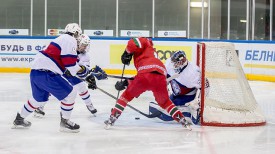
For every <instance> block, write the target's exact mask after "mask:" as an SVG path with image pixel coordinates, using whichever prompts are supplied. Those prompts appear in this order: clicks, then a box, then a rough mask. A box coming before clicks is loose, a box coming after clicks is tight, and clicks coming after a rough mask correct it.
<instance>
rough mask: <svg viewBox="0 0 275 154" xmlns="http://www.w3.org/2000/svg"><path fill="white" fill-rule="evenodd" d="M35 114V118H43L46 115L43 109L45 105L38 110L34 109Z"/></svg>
mask: <svg viewBox="0 0 275 154" xmlns="http://www.w3.org/2000/svg"><path fill="white" fill-rule="evenodd" d="M33 116H34V117H35V118H43V117H44V116H45V112H44V111H43V107H39V108H37V109H36V110H34V114H33Z"/></svg>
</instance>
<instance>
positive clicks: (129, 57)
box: [121, 50, 133, 65]
mask: <svg viewBox="0 0 275 154" xmlns="http://www.w3.org/2000/svg"><path fill="white" fill-rule="evenodd" d="M132 56H133V54H130V53H127V51H126V50H125V51H124V53H123V54H122V55H121V62H122V63H123V64H125V65H129V64H130V61H131V60H132Z"/></svg>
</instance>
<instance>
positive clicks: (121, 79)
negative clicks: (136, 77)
mask: <svg viewBox="0 0 275 154" xmlns="http://www.w3.org/2000/svg"><path fill="white" fill-rule="evenodd" d="M124 70H125V64H124V65H123V69H122V74H121V80H120V82H122V78H123V75H124ZM119 93H120V90H118V91H117V96H116V99H118V96H119Z"/></svg>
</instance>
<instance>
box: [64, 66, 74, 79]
mask: <svg viewBox="0 0 275 154" xmlns="http://www.w3.org/2000/svg"><path fill="white" fill-rule="evenodd" d="M64 75H65V76H66V77H72V74H71V72H70V71H69V70H68V69H67V68H66V70H65V71H64Z"/></svg>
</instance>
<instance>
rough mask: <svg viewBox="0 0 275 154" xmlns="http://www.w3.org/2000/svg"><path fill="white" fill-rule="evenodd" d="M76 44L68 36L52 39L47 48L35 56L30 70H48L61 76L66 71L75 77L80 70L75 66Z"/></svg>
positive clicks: (63, 35)
mask: <svg viewBox="0 0 275 154" xmlns="http://www.w3.org/2000/svg"><path fill="white" fill-rule="evenodd" d="M76 48H77V42H76V39H75V38H73V37H72V36H70V35H68V34H62V35H60V36H59V37H57V38H56V39H54V40H53V41H52V42H51V43H50V44H49V46H48V47H47V48H46V49H45V50H42V51H40V52H39V53H38V54H36V56H35V59H34V61H33V63H32V67H31V68H32V69H35V70H39V69H44V70H49V71H52V72H54V73H57V74H61V75H62V74H63V73H64V71H65V70H66V69H68V70H69V71H70V73H71V74H72V75H73V76H75V75H76V73H77V72H78V71H79V70H80V69H81V68H80V66H79V65H78V64H77V52H76Z"/></svg>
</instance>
